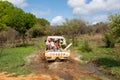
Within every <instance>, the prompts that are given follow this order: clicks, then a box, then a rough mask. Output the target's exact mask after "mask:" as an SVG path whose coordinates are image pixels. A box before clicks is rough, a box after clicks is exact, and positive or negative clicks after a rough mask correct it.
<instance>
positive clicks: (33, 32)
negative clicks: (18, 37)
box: [28, 26, 45, 38]
mask: <svg viewBox="0 0 120 80" xmlns="http://www.w3.org/2000/svg"><path fill="white" fill-rule="evenodd" d="M28 34H29V36H31V37H33V38H36V37H40V36H44V35H45V32H44V30H43V28H42V27H41V26H39V27H33V28H31V29H30V30H29V31H28Z"/></svg>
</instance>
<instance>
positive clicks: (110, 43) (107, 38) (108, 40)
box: [103, 33, 115, 48]
mask: <svg viewBox="0 0 120 80" xmlns="http://www.w3.org/2000/svg"><path fill="white" fill-rule="evenodd" d="M103 41H104V42H105V44H106V47H107V48H113V47H115V39H114V37H113V35H112V34H110V33H106V34H105V35H104V39H103Z"/></svg>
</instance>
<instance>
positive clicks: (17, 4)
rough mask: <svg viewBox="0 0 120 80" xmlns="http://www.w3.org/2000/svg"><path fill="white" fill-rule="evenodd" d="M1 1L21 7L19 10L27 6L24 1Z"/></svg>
mask: <svg viewBox="0 0 120 80" xmlns="http://www.w3.org/2000/svg"><path fill="white" fill-rule="evenodd" d="M3 1H9V2H11V3H13V4H14V5H15V6H17V7H21V8H23V7H26V6H28V3H27V2H26V0H3Z"/></svg>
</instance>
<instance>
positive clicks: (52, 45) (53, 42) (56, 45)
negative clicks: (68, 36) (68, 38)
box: [45, 38, 66, 51]
mask: <svg viewBox="0 0 120 80" xmlns="http://www.w3.org/2000/svg"><path fill="white" fill-rule="evenodd" d="M45 43H46V50H53V51H58V50H59V49H64V48H65V47H66V45H65V44H64V43H63V39H53V38H49V39H48V41H45Z"/></svg>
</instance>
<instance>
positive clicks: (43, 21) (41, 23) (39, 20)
mask: <svg viewBox="0 0 120 80" xmlns="http://www.w3.org/2000/svg"><path fill="white" fill-rule="evenodd" d="M37 24H39V25H41V26H43V27H45V26H46V25H50V23H49V22H48V21H47V20H46V19H44V18H38V19H37Z"/></svg>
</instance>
